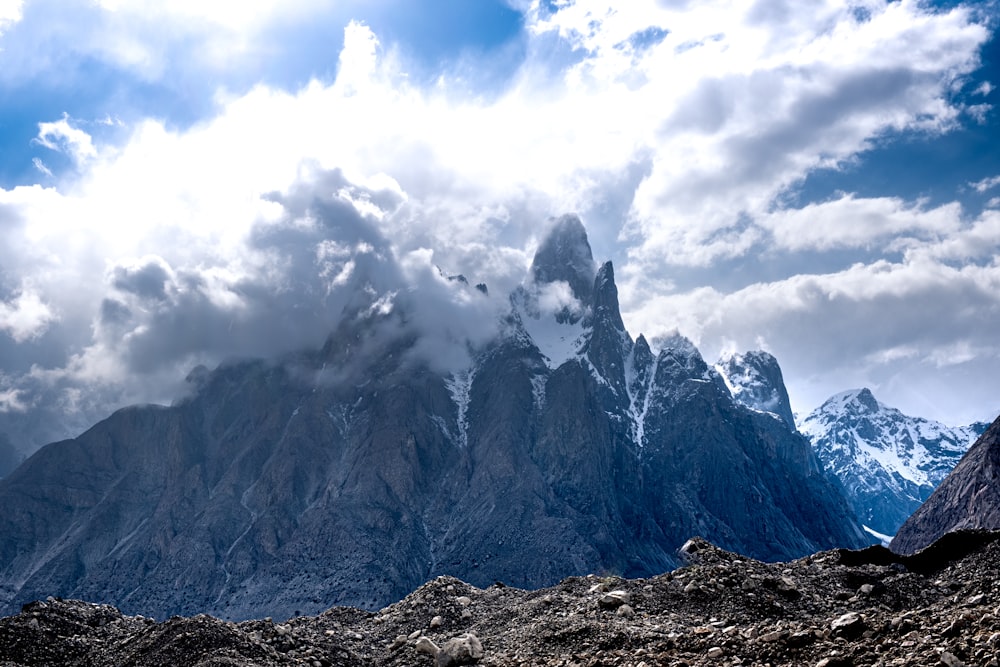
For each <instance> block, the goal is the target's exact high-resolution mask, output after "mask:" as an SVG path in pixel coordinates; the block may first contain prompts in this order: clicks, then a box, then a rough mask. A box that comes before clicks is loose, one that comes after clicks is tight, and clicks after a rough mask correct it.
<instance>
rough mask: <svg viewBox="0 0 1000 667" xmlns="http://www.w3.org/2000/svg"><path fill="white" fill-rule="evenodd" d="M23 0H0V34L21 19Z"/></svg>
mask: <svg viewBox="0 0 1000 667" xmlns="http://www.w3.org/2000/svg"><path fill="white" fill-rule="evenodd" d="M23 9H24V0H0V35H2V34H3V32H4V30H6V29H7V28H8V27H10V26H11V25H12V24H14V23H17V22H18V21H20V20H21V15H22V11H23Z"/></svg>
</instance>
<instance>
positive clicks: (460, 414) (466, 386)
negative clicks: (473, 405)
mask: <svg viewBox="0 0 1000 667" xmlns="http://www.w3.org/2000/svg"><path fill="white" fill-rule="evenodd" d="M474 375H475V372H474V370H473V369H472V368H467V369H465V370H463V371H459V372H457V373H452V374H451V376H450V377H449V378H448V379H447V380H445V387H447V388H448V393H450V394H451V400H452V401H454V402H455V408H456V410H457V416H456V418H455V421H456V422H457V424H458V438H457V440H458V442H457V444H458V446H459V447H462V448H465V447H467V446H468V445H469V399H470V396H471V394H472V378H473V376H474ZM445 432H446V433H449V431H447V430H446V431H445Z"/></svg>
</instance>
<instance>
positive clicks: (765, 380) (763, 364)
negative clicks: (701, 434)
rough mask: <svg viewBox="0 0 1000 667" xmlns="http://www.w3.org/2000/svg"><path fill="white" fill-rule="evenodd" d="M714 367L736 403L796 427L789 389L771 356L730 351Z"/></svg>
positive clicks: (775, 360) (791, 427) (753, 351)
mask: <svg viewBox="0 0 1000 667" xmlns="http://www.w3.org/2000/svg"><path fill="white" fill-rule="evenodd" d="M715 368H716V370H717V371H719V373H720V374H721V375H722V377H723V378H725V380H726V386H727V387H728V388H729V391H730V392H731V393H732V394H733V398H735V399H736V400H737V401H738V402H740V403H742V404H743V405H746V406H747V407H749V408H753V409H754V410H760V411H762V412H769V413H771V414H773V415H775V416H776V417H778V418H779V419H781V421H783V422H785V424H786V425H787V426H788V427H789V428H790V429H792V430H794V429H795V417H794V416H793V415H792V404H791V402H790V401H789V400H788V390H787V389H786V388H785V380H784V378H783V377H782V375H781V367H780V366H779V365H778V360H777V359H775V358H774V356H773V355H771V354H769V353H768V352H764V351H763V350H752V351H750V352H745V353H743V354H731V355H729V356H724V357H723V358H721V359H719V362H718V363H717V364H716V365H715Z"/></svg>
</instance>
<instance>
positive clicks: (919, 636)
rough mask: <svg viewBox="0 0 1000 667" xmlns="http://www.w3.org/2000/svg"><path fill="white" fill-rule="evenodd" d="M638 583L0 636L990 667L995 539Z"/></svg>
mask: <svg viewBox="0 0 1000 667" xmlns="http://www.w3.org/2000/svg"><path fill="white" fill-rule="evenodd" d="M683 552H684V554H685V556H686V558H687V559H688V561H689V563H690V565H688V566H685V567H683V568H681V569H678V570H675V571H673V572H670V573H668V574H663V575H660V576H656V577H652V578H650V579H633V580H626V579H622V578H619V577H616V576H613V575H609V576H588V577H571V578H569V579H566V580H564V581H563V582H561V583H560V584H558V585H556V586H553V587H551V588H547V589H543V590H537V591H525V590H519V589H515V588H510V587H507V586H504V585H502V584H496V585H493V586H491V587H489V588H486V589H478V588H475V587H473V586H470V585H468V584H465V583H463V582H461V581H459V580H457V579H453V578H450V577H439V578H437V579H435V580H434V581H431V582H430V583H427V584H425V585H424V586H422V587H420V588H419V589H418V590H416V591H414V592H413V593H412V594H410V595H409V596H407V597H406V598H405V599H403V600H402V601H400V602H398V603H396V604H394V605H391V606H389V607H386V608H384V609H382V610H381V611H379V612H375V613H373V612H366V611H361V610H358V609H352V608H346V607H335V608H332V609H330V610H329V611H326V612H324V613H322V614H320V615H318V616H311V617H298V618H293V619H290V620H287V621H284V622H274V621H272V620H271V619H265V620H257V621H246V622H242V623H230V622H226V621H221V620H218V619H216V618H212V617H210V616H205V615H201V616H195V617H193V618H182V617H174V618H171V619H169V620H166V621H163V622H155V621H153V620H152V619H148V618H143V617H141V616H124V615H122V614H121V613H120V612H119V611H118V610H117V609H115V608H114V607H111V606H108V605H94V604H88V603H84V602H78V601H71V600H58V599H52V598H50V599H49V600H46V601H44V602H34V603H31V604H28V605H26V606H25V607H24V608H23V610H22V611H21V613H20V614H18V615H16V616H11V617H7V618H3V619H0V666H2V667H13V666H14V665H87V666H91V665H92V666H95V667H100V666H104V665H107V666H111V665H140V666H154V665H155V666H159V665H163V666H168V665H169V666H180V665H206V666H208V665H268V666H270V665H311V666H313V667H329V666H332V665H418V666H419V665H426V666H428V667H429V666H431V665H436V666H437V665H459V664H479V665H553V666H555V665H563V666H569V665H577V666H584V665H589V666H596V665H631V666H635V667H639V666H642V665H645V666H647V667H652V666H653V665H768V664H769V665H816V666H817V667H823V666H825V667H835V666H837V665H946V666H948V667H953V666H956V665H1000V583H998V580H1000V533H989V532H969V533H955V534H951V535H948V536H946V537H945V538H943V539H942V540H940V541H939V542H937V543H935V544H934V545H932V546H931V547H929V548H928V549H925V550H924V551H922V552H920V553H918V554H916V555H914V556H897V555H894V554H892V553H890V552H889V551H887V550H885V549H883V548H881V547H872V548H869V549H866V550H864V551H846V550H840V551H826V552H822V553H818V554H816V555H813V556H809V557H806V558H802V559H799V560H796V561H794V562H790V563H762V562H759V561H755V560H751V559H748V558H745V557H742V556H738V555H736V554H732V553H729V552H726V551H722V550H720V549H717V548H716V547H714V546H712V545H710V544H709V543H707V542H705V541H703V540H700V539H694V540H691V541H690V542H688V543H687V544H686V545H685V547H684V549H683Z"/></svg>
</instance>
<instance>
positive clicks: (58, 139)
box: [35, 114, 97, 174]
mask: <svg viewBox="0 0 1000 667" xmlns="http://www.w3.org/2000/svg"><path fill="white" fill-rule="evenodd" d="M35 141H36V142H37V143H38V144H40V145H42V146H44V147H45V148H48V149H50V150H53V151H57V152H59V153H65V154H66V155H68V156H69V157H70V158H72V159H73V161H74V162H75V163H76V164H77V165H82V164H83V163H85V162H87V161H88V160H91V159H93V158H95V157H97V149H96V148H95V147H94V142H93V139H92V138H91V136H90V135H89V134H87V133H86V132H84V131H83V130H81V129H79V128H76V127H73V126H72V125H71V124H70V118H69V115H68V114H63V117H62V119H61V120H57V121H53V122H49V123H39V124H38V136H37V137H36V138H35ZM36 166H38V165H37V164H36ZM43 166H44V165H43ZM50 174H51V172H50Z"/></svg>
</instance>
